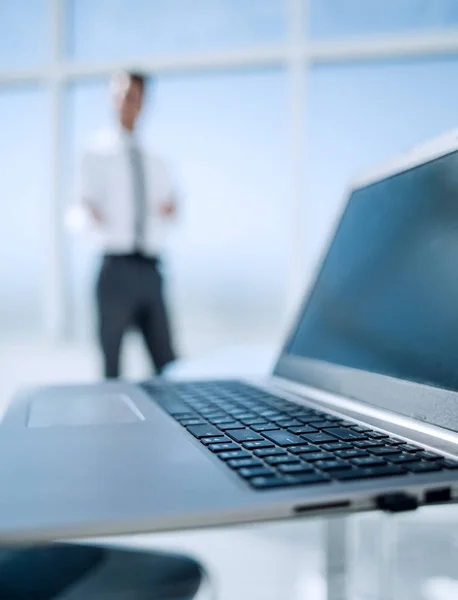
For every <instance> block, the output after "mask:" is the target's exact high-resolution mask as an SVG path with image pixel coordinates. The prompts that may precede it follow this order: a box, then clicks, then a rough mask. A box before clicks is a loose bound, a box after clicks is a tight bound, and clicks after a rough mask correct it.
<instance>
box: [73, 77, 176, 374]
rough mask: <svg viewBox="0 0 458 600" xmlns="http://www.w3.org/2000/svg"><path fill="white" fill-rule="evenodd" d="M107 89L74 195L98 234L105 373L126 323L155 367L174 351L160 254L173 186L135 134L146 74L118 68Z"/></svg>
mask: <svg viewBox="0 0 458 600" xmlns="http://www.w3.org/2000/svg"><path fill="white" fill-rule="evenodd" d="M112 91H113V100H114V107H115V110H116V120H117V126H116V128H115V130H114V131H110V132H108V133H107V134H105V135H104V136H102V137H100V139H98V140H97V141H96V143H94V144H93V145H92V147H91V148H90V150H89V151H88V152H87V153H86V154H85V156H84V159H83V166H82V198H81V201H82V203H83V207H84V209H85V211H86V213H87V214H88V215H89V217H90V219H91V221H92V224H93V225H94V226H95V227H96V228H97V230H98V231H99V232H100V233H101V234H102V240H103V249H104V257H103V263H102V268H101V271H100V275H99V279H98V282H97V309H98V321H99V327H98V334H99V341H100V346H101V349H102V353H103V358H104V372H105V376H106V377H107V378H112V377H119V362H120V350H121V343H122V340H123V337H124V334H125V333H126V331H127V330H128V329H129V328H131V327H133V328H136V329H138V330H139V331H140V332H141V334H142V336H143V338H144V341H145V344H146V348H147V350H148V353H149V355H150V357H151V360H152V362H153V364H154V366H155V368H156V372H157V373H159V374H160V373H161V372H162V371H163V369H164V367H165V366H166V365H167V364H168V363H169V362H171V361H172V360H174V358H175V355H174V351H173V347H172V342H171V337H170V329H169V324H168V317H167V311H166V307H165V304H164V298H163V293H162V278H161V273H160V262H159V256H160V252H161V250H162V243H163V236H164V229H165V227H166V222H167V221H169V220H170V219H172V218H173V216H174V215H175V212H176V202H175V193H174V186H173V184H172V181H171V177H170V175H169V173H168V171H167V169H166V167H165V165H164V163H163V161H162V160H161V159H160V158H159V157H158V156H156V155H153V154H151V153H147V152H146V151H145V150H144V149H143V148H142V147H141V146H140V143H139V140H138V137H137V133H138V132H137V125H138V118H139V116H140V113H141V110H142V105H143V103H144V101H145V95H146V92H147V90H146V79H145V77H144V76H143V75H141V74H139V73H134V72H123V73H119V74H117V75H116V76H115V77H114V78H113V82H112Z"/></svg>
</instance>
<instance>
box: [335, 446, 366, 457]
mask: <svg viewBox="0 0 458 600" xmlns="http://www.w3.org/2000/svg"><path fill="white" fill-rule="evenodd" d="M335 455H336V456H338V457H339V458H358V457H361V456H368V454H367V452H366V451H365V450H359V449H358V448H352V449H351V450H337V451H336V452H335Z"/></svg>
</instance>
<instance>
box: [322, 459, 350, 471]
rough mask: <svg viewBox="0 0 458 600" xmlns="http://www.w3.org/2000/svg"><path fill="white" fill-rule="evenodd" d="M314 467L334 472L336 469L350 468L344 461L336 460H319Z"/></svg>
mask: <svg viewBox="0 0 458 600" xmlns="http://www.w3.org/2000/svg"><path fill="white" fill-rule="evenodd" d="M313 466H314V467H316V468H317V469H320V471H334V470H335V469H348V467H349V466H350V465H349V464H348V463H347V462H345V461H344V460H339V459H334V460H317V461H316V462H315V463H313Z"/></svg>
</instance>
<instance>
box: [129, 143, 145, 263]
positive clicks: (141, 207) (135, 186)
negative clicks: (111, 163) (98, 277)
mask: <svg viewBox="0 0 458 600" xmlns="http://www.w3.org/2000/svg"><path fill="white" fill-rule="evenodd" d="M128 154H129V161H130V168H131V178H132V196H133V201H134V250H135V251H137V252H141V251H142V250H143V249H144V241H145V240H144V237H145V224H146V218H147V214H146V213H147V206H146V189H145V171H144V164H143V157H142V154H141V150H140V149H139V148H137V147H136V146H133V145H132V146H130V147H129V150H128Z"/></svg>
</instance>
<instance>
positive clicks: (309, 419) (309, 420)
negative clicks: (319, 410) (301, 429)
mask: <svg viewBox="0 0 458 600" xmlns="http://www.w3.org/2000/svg"><path fill="white" fill-rule="evenodd" d="M296 419H297V420H298V421H300V422H301V423H303V424H304V425H312V424H313V423H314V422H316V421H321V420H322V419H321V417H317V416H316V415H305V416H296Z"/></svg>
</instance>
